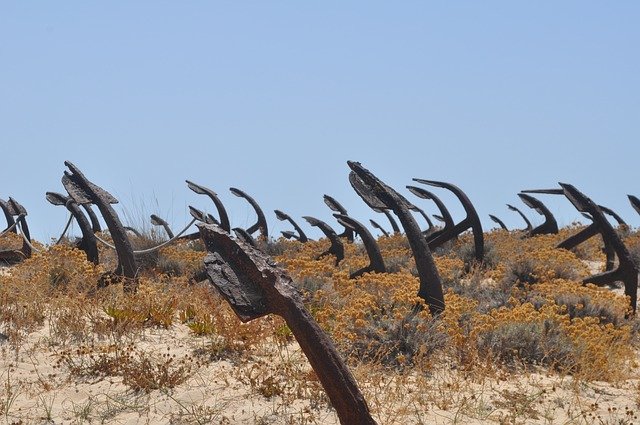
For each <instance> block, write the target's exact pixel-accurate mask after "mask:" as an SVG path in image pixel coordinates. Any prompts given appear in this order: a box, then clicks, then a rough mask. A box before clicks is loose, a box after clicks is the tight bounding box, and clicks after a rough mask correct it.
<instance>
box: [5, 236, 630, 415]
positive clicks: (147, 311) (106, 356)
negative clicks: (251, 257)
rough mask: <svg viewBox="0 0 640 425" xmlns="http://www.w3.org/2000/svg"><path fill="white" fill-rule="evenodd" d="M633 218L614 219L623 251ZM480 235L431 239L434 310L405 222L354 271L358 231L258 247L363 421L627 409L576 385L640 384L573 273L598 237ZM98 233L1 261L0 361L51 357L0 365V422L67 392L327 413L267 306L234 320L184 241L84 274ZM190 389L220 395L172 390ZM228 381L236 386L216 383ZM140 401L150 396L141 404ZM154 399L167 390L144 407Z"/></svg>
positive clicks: (360, 254)
mask: <svg viewBox="0 0 640 425" xmlns="http://www.w3.org/2000/svg"><path fill="white" fill-rule="evenodd" d="M563 231H564V230H563ZM573 231H575V229H572V230H571V232H573ZM637 235H638V234H637V232H633V231H630V232H629V233H628V234H627V236H626V241H627V243H628V244H629V246H630V248H631V249H632V250H633V249H634V247H635V246H636V245H634V243H635V240H636V239H638V240H640V238H638V237H637ZM105 237H106V238H108V235H105ZM485 237H486V240H487V246H488V247H490V248H489V250H488V253H487V259H486V261H485V262H484V263H483V264H482V265H480V264H475V263H474V260H473V256H474V255H473V254H474V253H473V249H472V248H473V246H472V244H471V237H470V235H467V234H465V235H462V236H461V237H460V238H459V239H458V241H456V242H452V243H450V244H449V245H448V246H447V247H445V248H443V249H441V250H439V251H438V253H437V255H435V256H434V260H435V262H436V266H437V268H438V270H439V274H440V276H441V278H442V281H443V285H444V288H445V291H446V295H445V301H446V309H445V311H444V313H443V314H441V315H440V316H438V317H431V316H430V315H429V313H428V309H424V308H422V309H421V308H420V306H422V307H423V300H421V299H420V298H418V297H417V296H416V294H417V290H418V285H419V281H418V279H417V277H416V276H415V274H414V273H412V270H413V269H414V268H415V265H414V261H413V259H412V257H411V250H410V249H409V246H408V244H407V241H406V238H405V237H404V236H403V235H395V234H394V235H391V236H389V237H381V238H379V245H380V249H381V251H382V255H383V258H384V259H385V262H386V263H387V266H388V267H389V272H388V273H380V274H376V273H368V274H365V275H363V276H361V277H359V278H357V279H349V273H350V272H351V271H353V270H355V269H357V268H360V267H362V266H364V265H366V264H368V258H367V257H366V254H365V253H364V251H363V249H362V246H361V244H359V243H355V244H349V243H345V259H344V261H342V262H341V263H340V265H339V266H337V267H336V266H335V259H334V258H333V257H332V256H325V257H322V258H318V256H319V255H320V253H322V252H323V251H324V250H326V249H327V247H328V242H327V241H326V240H320V241H311V242H309V243H305V244H301V243H299V242H296V241H290V240H284V239H279V240H277V241H269V242H268V243H266V245H265V247H266V249H268V250H269V252H272V253H273V254H276V255H275V258H274V259H275V260H276V261H278V262H279V263H281V264H282V265H283V266H284V267H286V269H287V271H288V273H290V275H291V276H292V277H293V279H294V284H295V285H296V286H297V288H298V290H299V291H300V293H301V294H302V296H303V301H304V303H305V305H306V307H307V308H308V309H309V311H310V312H311V313H312V315H313V316H314V317H315V318H316V320H317V321H318V323H319V324H320V325H321V327H323V328H324V329H325V330H326V331H327V332H328V333H329V334H330V335H331V337H332V338H333V339H334V341H335V342H336V345H337V346H338V348H339V350H340V351H341V353H342V355H343V356H344V357H345V358H346V359H347V360H348V362H349V364H350V367H351V368H352V370H353V371H354V374H355V375H356V377H357V379H358V382H359V384H360V386H361V387H362V389H363V392H364V394H365V396H366V397H367V400H368V402H369V405H370V407H371V410H372V412H373V413H374V415H375V417H376V419H377V420H378V421H379V423H389V424H405V423H429V422H430V421H431V419H432V417H433V416H432V415H434V414H436V413H434V412H437V414H438V415H439V417H442V418H448V419H446V420H444V419H443V423H457V422H464V421H467V420H480V421H485V422H487V421H492V420H493V421H496V422H500V421H503V422H509V421H512V422H513V421H515V422H516V423H520V422H526V421H527V420H532V421H533V420H536V419H534V417H537V418H538V419H537V421H538V422H540V423H544V418H553V417H554V414H557V413H558V412H561V413H562V414H563V415H565V417H566V418H568V419H567V421H569V423H571V422H570V421H571V420H577V419H576V418H578V417H582V416H581V415H583V414H584V415H587V416H586V417H589V416H588V415H593V418H596V417H597V415H600V417H601V418H606V419H607V420H609V419H611V421H618V423H625V422H621V421H622V420H624V419H627V417H628V416H627V414H626V412H628V411H629V410H627V411H625V410H624V406H622V405H620V406H617V408H618V409H619V410H616V411H614V410H607V408H609V407H612V406H607V407H593V408H592V407H587V406H588V405H585V404H584V403H583V400H585V399H587V398H588V397H590V396H589V395H587V394H586V393H585V392H581V391H582V390H581V389H582V388H585V387H588V386H590V385H595V384H592V383H593V382H599V383H598V385H604V384H603V383H602V382H601V381H603V380H604V381H609V382H610V383H611V385H612V387H613V386H617V387H623V388H633V390H632V391H631V390H630V391H631V392H632V394H633V395H635V398H634V399H638V400H640V398H638V396H637V394H638V392H637V388H636V387H635V386H633V385H637V381H628V378H629V377H630V376H633V377H634V378H633V379H636V376H637V368H636V367H635V366H634V362H637V361H638V360H637V355H638V354H637V353H638V351H637V348H638V344H640V342H638V339H639V336H638V335H640V332H639V330H640V325H638V323H639V322H638V320H637V319H636V318H634V317H632V316H630V315H629V311H628V305H629V303H628V300H627V299H625V298H624V297H623V296H621V295H619V294H617V293H615V292H612V291H610V290H608V289H603V288H597V287H595V286H592V285H586V286H585V285H582V283H581V279H582V278H583V277H584V276H586V275H587V274H588V273H589V272H588V270H587V267H586V266H585V261H589V262H601V261H602V260H603V257H602V253H601V252H600V251H599V247H598V246H597V245H598V244H599V243H600V242H599V241H597V243H595V242H594V243H593V244H592V245H593V246H592V247H588V248H585V249H583V250H582V251H576V252H569V251H564V250H557V249H555V248H554V247H555V245H556V244H557V242H558V241H559V240H560V239H561V238H562V236H558V235H553V236H541V237H535V238H529V239H522V238H521V237H520V235H517V234H515V233H510V232H490V233H487V234H486V235H485ZM594 239H596V238H594ZM637 246H640V243H638V244H637ZM140 247H141V245H140ZM100 249H101V256H104V258H105V260H106V262H107V264H106V265H102V266H97V267H96V266H94V265H92V264H90V263H87V261H86V259H85V256H84V253H82V252H81V251H78V250H76V249H74V248H72V247H70V246H56V247H52V248H50V249H49V250H47V251H45V252H43V253H41V254H36V255H34V256H33V257H32V258H31V259H29V260H26V261H24V262H23V263H21V264H18V265H16V266H14V267H12V268H11V269H9V274H6V275H5V274H3V275H0V308H1V309H0V326H1V328H0V332H2V333H3V334H5V335H7V336H8V342H7V343H4V344H2V345H0V348H1V349H2V353H3V354H2V355H3V359H4V360H3V361H4V362H5V365H8V364H11V362H14V363H15V361H16V359H18V358H20V357H21V356H26V355H28V356H33V355H34V353H36V352H37V351H38V350H40V351H45V352H47V357H46V358H47V359H52V360H53V359H55V360H56V361H57V365H56V367H55V368H54V369H53V371H51V372H50V373H44V374H41V375H40V376H39V377H38V379H37V383H31V384H29V383H27V382H25V381H23V380H22V379H23V378H20V379H18V378H15V377H14V375H15V374H16V368H15V366H14V367H8V366H7V367H5V371H6V373H7V374H5V375H3V377H4V378H3V379H4V380H5V383H4V387H3V388H2V391H1V392H0V400H1V401H2V406H0V409H2V414H3V415H6V416H5V417H6V418H9V422H11V421H13V422H18V421H19V420H21V419H22V417H21V416H24V417H25V418H26V419H24V420H25V421H26V422H24V423H29V421H31V422H33V421H37V420H39V419H38V418H50V419H51V420H52V421H54V422H56V423H58V422H64V421H63V420H61V419H60V417H59V415H60V413H59V409H58V406H57V405H59V404H60V403H63V404H64V403H66V405H67V406H71V409H70V410H69V409H67V410H69V412H70V413H69V415H72V416H73V417H68V418H65V420H67V421H74V420H75V421H76V422H78V423H93V422H96V423H98V422H100V421H110V420H115V418H120V417H121V416H120V415H126V414H127V413H132V412H133V413H135V414H136V415H147V416H149V417H153V418H154V420H156V421H159V422H162V421H171V420H173V421H180V422H181V423H205V422H206V421H207V420H214V421H218V422H220V423H236V422H233V420H232V419H231V418H232V417H233V415H237V417H243V418H244V419H243V420H245V421H251V420H255V421H257V422H259V421H262V422H263V423H272V422H275V423H316V424H320V423H323V424H324V423H336V419H335V416H334V414H333V413H332V412H331V410H330V407H329V404H328V400H327V398H326V395H325V394H324V391H323V390H322V387H321V385H320V383H319V382H318V380H317V377H316V376H315V375H314V374H313V372H312V370H311V369H310V367H309V365H308V363H307V361H306V359H305V358H304V356H303V355H302V354H301V353H300V351H299V348H298V347H297V344H296V342H295V339H294V338H293V336H292V334H291V331H290V330H289V329H288V327H287V326H286V325H285V323H284V322H283V321H282V320H281V319H279V318H277V317H271V316H267V317H264V318H260V319H257V320H254V321H251V322H249V323H240V322H239V321H238V319H237V317H236V316H235V314H234V313H233V311H232V309H231V308H230V307H229V306H228V304H227V303H226V302H225V301H224V300H223V298H222V297H221V296H220V295H219V294H218V293H217V292H216V291H215V289H213V286H212V285H210V284H209V283H208V282H202V283H193V282H191V281H190V280H191V278H192V276H194V275H195V274H197V272H198V271H201V270H202V260H203V258H204V255H205V252H204V248H203V246H202V243H201V242H200V241H190V242H181V243H178V244H172V245H169V246H167V247H164V248H162V249H161V250H160V251H159V252H158V256H157V261H156V262H155V263H153V264H151V263H150V264H149V265H148V267H146V268H145V270H144V271H143V272H142V273H141V275H140V283H139V288H138V291H137V292H135V293H127V292H125V291H124V290H123V288H122V285H120V284H117V283H114V284H113V285H109V286H108V287H106V288H102V289H96V288H97V285H98V282H99V279H100V276H101V275H102V273H104V270H109V269H111V268H112V267H113V264H114V262H115V257H114V256H113V253H112V252H111V251H110V250H105V249H104V248H103V247H101V248H100ZM639 252H640V249H639ZM101 258H102V257H101ZM176 335H179V337H176ZM152 342H153V343H152ZM167 347H169V348H168V349H167ZM39 361H43V362H44V360H39ZM49 361H51V360H49ZM33 367H36V362H33ZM22 369H24V366H22ZM9 371H11V372H10V373H9ZM536 373H541V374H544V375H545V376H546V377H547V379H553V380H554V382H555V383H554V384H553V385H555V386H556V388H557V391H558V392H559V391H560V388H561V387H562V385H564V383H566V382H567V381H571V382H572V384H571V385H568V384H567V385H566V388H564V389H562V391H564V392H563V393H562V395H561V396H560V395H558V394H556V393H555V392H554V391H555V390H552V389H551V387H544V388H543V386H541V384H535V383H534V384H531V385H533V386H532V387H527V388H520V387H517V385H520V381H521V380H524V379H529V378H530V377H531V376H535V374H536ZM9 378H10V379H9ZM504 381H515V382H516V384H514V385H516V387H510V388H509V389H505V388H502V387H496V388H490V387H491V385H489V384H488V382H504ZM628 382H632V383H631V384H629V383H628ZM633 382H636V383H635V384H634V383H633ZM94 385H103V387H102V388H108V389H106V390H104V391H107V392H108V396H107V397H103V396H100V395H95V394H92V395H91V396H90V397H87V398H85V399H78V400H79V401H74V402H73V403H69V402H68V401H64V397H62V396H60V395H58V393H57V392H56V391H58V390H57V388H58V387H60V386H62V387H65V388H69V387H70V386H75V387H76V388H83V387H92V386H94ZM211 385H214V386H215V388H216V390H215V391H211ZM536 385H540V386H536ZM629 385H631V387H630V386H629ZM111 387H113V388H111ZM34 388H39V389H45V390H46V391H48V392H47V393H44V394H42V395H41V397H40V398H39V399H36V400H40V401H37V402H36V403H34V407H33V412H32V414H31V416H28V415H27V414H26V413H24V412H20V414H16V412H17V410H16V407H15V404H16V403H19V402H22V401H21V400H22V399H23V398H25V399H26V398H27V395H28V394H33V393H34V391H35V390H34ZM118 388H119V389H118ZM194 388H197V389H198V391H200V392H202V393H203V394H210V393H216V394H217V395H218V397H222V398H219V399H216V400H215V401H211V400H209V401H207V399H206V397H205V396H203V397H205V398H198V399H194V400H193V401H189V402H187V401H185V400H184V399H182V398H180V394H182V393H183V392H186V393H190V391H191V390H192V389H194ZM231 388H233V389H234V390H233V391H238V389H239V388H241V389H244V391H245V392H244V393H242V395H240V396H236V399H232V398H225V396H226V395H227V393H229V392H231ZM498 388H499V389H498ZM514 388H515V389H514ZM123 391H124V392H123ZM592 393H593V394H595V392H593V391H592ZM518 394H521V396H518ZM141 395H144V397H142V396H141ZM626 395H627V394H625V396H626ZM159 397H164V398H163V400H164V401H163V402H161V403H160V402H158V398H159ZM623 398H624V397H623ZM626 398H627V399H632V398H633V397H626ZM246 399H251V400H252V403H254V404H255V406H256V408H255V411H254V412H245V413H244V415H245V416H242V415H243V413H240V412H242V409H244V407H238V406H242V404H241V403H244V402H245V400H246ZM74 400H75V399H74ZM150 400H155V401H154V403H159V404H157V405H156V404H154V407H153V408H152V407H151V406H150V405H149V403H151V402H150ZM558 400H560V401H558ZM589 400H591V399H589ZM162 403H169V405H170V406H171V407H170V408H167V410H166V411H164V413H152V412H153V411H154V409H156V410H158V411H159V410H161V409H159V407H158V406H160V405H162ZM261 403H264V404H261ZM531 403H536V404H535V406H534V405H533V404H531ZM257 406H261V407H259V408H258V407H257ZM265 406H268V407H265ZM560 406H562V407H560ZM603 406H604V404H603ZM633 408H634V409H636V407H633ZM57 409H58V410H57ZM629 409H631V405H630V407H629ZM227 410H229V411H230V412H235V413H233V414H230V413H229V412H228V411H227ZM7 412H8V413H7ZM634 414H635V413H634ZM56 415H58V416H56ZM153 415H157V416H153ZM246 415H248V416H246ZM607 415H608V416H607ZM594 420H595V419H594ZM603 420H604V419H603ZM541 421H542V422H541ZM587 423H588V422H587ZM605 423H606V422H605Z"/></svg>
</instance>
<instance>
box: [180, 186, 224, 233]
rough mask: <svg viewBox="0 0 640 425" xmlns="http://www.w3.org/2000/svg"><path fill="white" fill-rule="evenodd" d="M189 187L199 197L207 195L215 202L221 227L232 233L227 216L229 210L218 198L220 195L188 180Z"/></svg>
mask: <svg viewBox="0 0 640 425" xmlns="http://www.w3.org/2000/svg"><path fill="white" fill-rule="evenodd" d="M186 182H187V186H188V187H189V189H191V190H192V191H194V192H195V193H197V194H199V195H207V196H208V197H209V199H211V200H212V201H213V204H214V205H215V206H216V210H217V211H218V217H220V227H222V229H223V230H224V231H226V232H231V224H230V222H229V216H228V215H227V210H226V209H225V208H224V204H223V203H222V201H221V200H220V198H218V194H217V193H215V192H214V191H213V190H211V189H209V188H207V187H204V186H201V185H199V184H196V183H194V182H192V181H189V180H186Z"/></svg>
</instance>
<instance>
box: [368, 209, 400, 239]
mask: <svg viewBox="0 0 640 425" xmlns="http://www.w3.org/2000/svg"><path fill="white" fill-rule="evenodd" d="M372 209H373V210H374V211H376V212H381V213H383V214H384V215H385V217H387V220H389V224H390V225H391V229H392V230H393V233H400V227H399V226H398V223H396V220H395V219H394V218H393V215H392V214H391V213H390V212H389V211H388V210H379V209H376V208H372Z"/></svg>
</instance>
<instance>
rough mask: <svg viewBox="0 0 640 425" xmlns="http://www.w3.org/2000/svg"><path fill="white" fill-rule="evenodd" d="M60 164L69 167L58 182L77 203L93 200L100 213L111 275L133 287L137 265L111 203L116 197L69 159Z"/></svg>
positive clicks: (127, 286) (114, 201)
mask: <svg viewBox="0 0 640 425" xmlns="http://www.w3.org/2000/svg"><path fill="white" fill-rule="evenodd" d="M64 164H65V165H66V166H67V168H69V171H65V172H64V176H63V177H62V185H63V186H64V188H65V190H66V191H67V193H68V194H69V196H70V197H71V198H72V199H73V200H74V201H75V202H76V203H77V204H94V205H95V206H96V207H97V208H98V210H99V211H100V214H102V218H103V219H104V221H105V223H106V225H107V228H108V229H109V233H110V234H111V237H112V238H113V243H114V245H115V250H116V256H117V257H118V265H117V266H116V269H115V270H114V271H113V273H112V275H114V276H115V277H118V278H123V279H124V281H123V288H124V289H125V290H127V291H135V290H136V288H137V273H138V266H137V264H136V260H135V257H134V254H133V247H132V246H131V241H129V238H128V237H127V233H126V230H125V228H124V226H123V225H122V223H121V222H120V218H119V217H118V214H117V213H116V212H115V210H114V209H113V207H112V206H111V204H115V203H117V202H118V200H117V199H116V198H114V197H113V196H112V195H111V194H109V193H108V192H107V191H105V190H104V189H102V188H100V187H98V186H96V185H95V184H93V183H92V182H90V181H89V179H87V178H86V177H85V176H84V174H83V173H82V172H81V171H80V169H79V168H78V167H76V166H75V165H74V164H72V163H71V162H70V161H65V162H64Z"/></svg>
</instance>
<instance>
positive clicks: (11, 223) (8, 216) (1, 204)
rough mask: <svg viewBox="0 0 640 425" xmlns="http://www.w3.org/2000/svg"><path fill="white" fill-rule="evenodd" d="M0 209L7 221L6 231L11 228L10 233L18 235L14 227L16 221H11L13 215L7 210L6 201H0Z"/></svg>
mask: <svg viewBox="0 0 640 425" xmlns="http://www.w3.org/2000/svg"><path fill="white" fill-rule="evenodd" d="M0 208H2V212H3V213H4V217H5V219H6V220H7V229H9V228H11V230H10V231H11V232H13V233H18V229H17V228H16V226H15V224H16V221H15V220H14V219H13V214H11V211H10V210H9V204H7V201H5V200H3V199H0Z"/></svg>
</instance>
